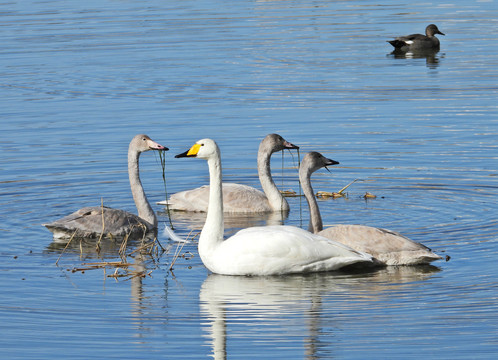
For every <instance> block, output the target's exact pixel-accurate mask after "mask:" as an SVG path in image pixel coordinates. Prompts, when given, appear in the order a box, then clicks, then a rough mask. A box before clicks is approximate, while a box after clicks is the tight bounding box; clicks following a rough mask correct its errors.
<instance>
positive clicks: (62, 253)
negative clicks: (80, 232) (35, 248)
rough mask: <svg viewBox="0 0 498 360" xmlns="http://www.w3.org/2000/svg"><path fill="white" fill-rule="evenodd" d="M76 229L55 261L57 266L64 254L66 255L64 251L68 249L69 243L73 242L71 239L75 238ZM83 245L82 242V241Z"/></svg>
mask: <svg viewBox="0 0 498 360" xmlns="http://www.w3.org/2000/svg"><path fill="white" fill-rule="evenodd" d="M76 231H77V230H74V232H73V235H71V238H70V239H69V241H68V242H67V244H66V246H65V247H64V249H63V250H62V252H61V254H60V255H59V257H58V258H57V261H56V262H55V265H56V266H57V264H58V263H59V260H60V259H61V257H62V255H64V252H65V251H66V249H67V247H68V246H69V244H70V243H71V241H72V240H73V238H74V235H76ZM80 245H81V243H80Z"/></svg>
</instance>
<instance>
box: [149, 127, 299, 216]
mask: <svg viewBox="0 0 498 360" xmlns="http://www.w3.org/2000/svg"><path fill="white" fill-rule="evenodd" d="M284 149H299V146H296V145H294V144H292V143H290V142H288V141H287V140H285V139H284V138H283V137H282V136H280V135H278V134H268V135H266V136H265V138H264V139H263V140H262V141H261V143H260V145H259V150H258V175H259V181H260V183H261V187H262V188H263V191H260V190H258V189H256V188H254V187H251V186H247V185H243V184H236V183H223V185H222V186H223V211H224V212H226V213H269V212H288V211H289V209H290V208H289V203H288V202H287V200H286V199H285V198H284V196H283V195H282V193H281V192H280V191H279V190H278V188H277V186H276V185H275V182H274V181H273V178H272V176H271V170H270V158H271V155H272V154H273V153H275V152H277V151H281V150H284ZM208 201H209V185H204V186H201V187H199V188H196V189H192V190H185V191H181V192H178V193H176V194H173V195H171V196H170V198H169V200H167V201H161V202H158V204H160V205H168V207H169V209H171V210H178V211H191V212H206V211H207V209H208Z"/></svg>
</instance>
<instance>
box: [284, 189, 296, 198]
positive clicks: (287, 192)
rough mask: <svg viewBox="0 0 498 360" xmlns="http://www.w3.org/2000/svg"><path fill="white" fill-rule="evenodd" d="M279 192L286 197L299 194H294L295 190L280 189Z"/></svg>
mask: <svg viewBox="0 0 498 360" xmlns="http://www.w3.org/2000/svg"><path fill="white" fill-rule="evenodd" d="M280 193H281V194H282V195H283V196H287V197H297V196H299V195H297V194H296V192H295V191H294V190H280Z"/></svg>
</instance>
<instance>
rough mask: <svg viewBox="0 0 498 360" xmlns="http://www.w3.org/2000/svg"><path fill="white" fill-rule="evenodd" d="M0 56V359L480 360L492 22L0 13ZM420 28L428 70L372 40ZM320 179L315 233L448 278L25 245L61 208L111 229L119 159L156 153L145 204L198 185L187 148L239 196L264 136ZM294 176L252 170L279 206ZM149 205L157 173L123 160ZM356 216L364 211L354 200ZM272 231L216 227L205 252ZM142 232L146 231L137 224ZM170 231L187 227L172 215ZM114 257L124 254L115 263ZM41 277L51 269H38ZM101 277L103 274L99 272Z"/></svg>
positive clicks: (326, 6) (312, 7)
mask: <svg viewBox="0 0 498 360" xmlns="http://www.w3.org/2000/svg"><path fill="white" fill-rule="evenodd" d="M0 12H1V13H2V19H3V22H2V48H1V50H0V53H1V56H0V65H1V66H0V69H1V70H0V75H1V79H2V80H1V81H0V93H1V96H0V99H1V100H0V101H1V110H0V114H1V118H2V121H1V123H0V130H1V131H0V138H1V141H0V149H1V154H2V155H1V162H0V169H1V172H0V183H1V187H0V204H1V206H0V215H1V218H2V225H1V226H0V230H1V234H2V236H1V237H0V244H1V246H2V250H0V257H1V264H2V265H0V274H1V275H0V283H1V285H2V289H3V291H2V295H1V296H0V320H1V321H2V324H3V326H2V329H3V331H2V336H1V340H0V344H1V348H2V356H3V357H5V358H9V359H15V358H23V359H25V358H37V359H39V358H51V359H53V358H67V357H71V358H76V359H77V358H82V359H83V358H85V359H87V358H89V357H91V356H94V357H95V356H96V357H119V358H137V357H140V358H143V357H147V358H164V357H168V358H206V357H216V358H233V359H237V358H238V359H244V358H255V357H261V358H269V357H272V358H282V359H301V358H313V359H319V358H323V359H330V358H364V357H365V356H369V357H371V356H372V354H374V353H375V354H376V355H375V357H378V358H400V357H404V358H408V357H411V358H420V357H422V356H425V357H427V356H429V357H431V358H433V357H440V358H490V357H492V356H493V355H495V354H496V353H497V352H498V337H497V335H496V334H497V333H498V329H497V325H496V324H498V318H497V315H496V314H497V313H498V312H497V310H498V309H497V305H496V299H497V298H498V292H497V290H496V289H497V288H498V286H497V285H498V284H497V281H496V276H495V272H496V271H495V270H496V266H495V262H496V261H495V259H496V256H497V255H498V244H497V233H498V223H497V219H496V214H497V210H498V206H497V205H496V204H497V202H496V199H497V193H498V177H497V175H498V173H497V145H496V139H497V138H498V122H497V119H498V109H497V105H496V99H497V95H498V85H497V83H498V81H497V80H498V76H497V75H498V70H497V69H498V67H497V65H498V54H497V51H496V46H493V45H492V44H496V42H497V39H498V31H497V29H498V27H497V20H496V19H497V18H498V11H497V9H496V6H495V3H494V2H493V1H489V2H483V1H472V2H468V1H467V2H464V1H454V2H450V3H445V4H429V3H423V2H406V3H399V2H393V1H384V2H382V3H372V2H369V1H333V2H331V1H304V2H303V1H245V2H241V1H238V2H220V1H182V2H164V1H143V2H140V3H136V2H130V1H124V0H122V1H119V0H115V1H111V0H109V1H103V2H102V1H99V2H97V1H86V2H84V3H83V2H82V3H78V4H68V3H67V2H63V1H43V2H40V1H27V2H22V3H18V4H16V3H4V4H1V5H0ZM429 23H436V24H437V25H438V27H439V28H440V29H441V31H442V32H444V33H445V34H446V36H441V37H440V39H441V51H440V52H438V53H437V54H435V55H434V56H432V57H429V58H425V57H422V58H417V57H405V58H399V57H396V56H394V55H392V54H391V50H392V49H391V48H390V45H389V44H388V43H386V40H388V39H391V38H392V37H393V36H395V35H404V34H409V33H414V32H423V30H424V28H425V26H426V25H427V24H429ZM273 132H276V133H279V134H281V135H282V136H284V137H285V138H286V139H287V140H289V141H291V142H293V143H295V144H297V145H299V146H300V147H301V152H300V153H301V156H302V155H303V154H304V153H305V152H307V151H311V150H315V151H320V152H322V153H323V154H324V155H326V156H327V157H330V158H332V159H334V160H337V161H339V162H340V165H338V166H334V167H333V168H331V173H328V172H326V171H325V170H322V171H318V172H317V173H315V174H314V176H313V178H312V180H313V185H314V188H315V190H326V191H337V190H339V189H340V188H341V187H343V186H344V185H346V184H348V183H349V182H350V181H352V180H354V179H359V181H357V182H355V183H354V184H353V185H352V186H351V187H350V188H348V191H347V192H348V194H347V197H345V198H339V199H323V200H320V201H319V204H320V208H321V212H322V216H323V220H324V224H326V225H331V224H335V223H358V224H366V225H371V226H382V227H385V228H389V229H392V230H396V231H399V232H401V233H403V234H405V235H407V236H409V237H411V238H412V239H414V240H416V241H420V242H422V243H424V244H425V245H427V246H429V247H431V248H432V249H433V250H434V251H436V252H437V253H439V254H441V255H443V256H445V255H449V256H451V260H450V261H449V262H444V261H439V262H436V263H434V266H429V267H416V268H387V269H383V270H379V271H375V272H370V273H363V274H350V273H340V272H339V273H330V274H312V275H308V276H288V277H269V278H239V277H224V276H217V275H213V274H209V273H208V272H207V270H206V269H205V267H204V266H203V265H202V263H201V261H200V259H199V256H198V254H197V249H196V246H195V245H191V244H190V245H186V246H185V247H183V248H182V249H181V251H180V254H184V255H185V256H184V257H180V258H179V259H178V260H176V262H175V265H174V270H173V271H172V272H171V271H169V267H170V264H171V263H172V262H173V259H174V254H175V251H176V244H173V243H171V242H170V241H169V240H168V239H167V237H166V236H165V235H164V234H163V233H162V231H160V234H159V238H158V240H159V241H160V243H161V244H162V245H163V247H164V248H165V249H166V251H165V252H164V253H157V254H155V255H154V256H153V257H150V256H138V255H133V256H129V257H127V261H129V262H130V263H132V264H133V266H132V267H131V269H132V270H136V271H144V273H145V274H148V275H146V276H145V277H144V278H140V277H136V278H130V277H129V276H125V277H120V278H117V279H114V278H112V277H108V275H112V274H113V273H114V269H111V268H109V269H107V270H106V271H105V272H104V270H102V269H99V270H87V271H84V272H82V271H75V272H73V270H75V269H76V270H77V269H81V268H85V267H88V265H87V264H88V263H90V262H103V261H115V260H119V255H118V246H116V245H113V244H106V246H105V247H104V248H103V249H102V251H101V252H100V253H97V252H96V251H95V249H94V246H93V245H92V244H87V245H85V246H81V247H80V246H79V244H72V246H70V247H69V248H68V249H66V250H65V251H63V249H62V247H61V246H56V245H55V244H53V243H52V239H51V234H50V233H49V232H48V231H47V230H46V229H45V228H44V227H42V226H41V224H42V223H45V222H49V221H52V220H54V219H56V218H58V217H60V216H63V215H66V214H68V213H70V212H72V211H74V210H76V209H78V208H80V207H83V206H91V205H99V204H100V202H101V200H103V201H104V203H105V204H106V205H108V206H112V207H117V208H122V209H125V210H128V211H135V208H134V205H133V200H132V198H131V194H130V191H129V184H128V177H127V169H126V151H127V147H128V143H129V141H130V139H131V138H132V137H133V135H135V134H137V133H147V134H149V135H150V136H151V137H152V138H153V139H154V140H156V141H158V142H159V143H161V144H163V145H165V146H167V147H169V148H170V151H169V153H168V154H167V159H166V176H167V190H168V192H170V193H172V192H176V191H180V190H184V189H188V188H191V187H195V186H200V185H202V184H206V183H207V182H208V174H207V166H206V164H205V163H204V162H203V161H201V160H196V159H174V156H173V155H175V154H177V153H180V152H183V151H185V150H187V149H188V148H189V147H190V146H191V145H192V144H193V143H194V142H195V141H196V140H198V139H199V138H203V137H211V138H213V139H215V140H216V141H217V142H218V144H219V145H220V148H221V151H222V157H223V166H224V177H225V179H226V180H227V181H234V182H240V183H243V184H247V185H251V186H255V187H258V188H259V183H258V179H257V172H256V152H257V148H258V144H259V141H260V140H261V139H262V138H263V137H264V136H265V135H266V134H268V133H273ZM297 164H298V158H297V154H296V153H293V154H289V153H285V154H284V157H283V158H282V156H281V155H280V154H275V155H274V156H273V162H272V165H273V166H272V168H273V173H274V176H275V180H276V182H277V184H278V185H279V187H281V188H282V189H285V190H293V191H295V192H296V193H297V194H299V183H298V181H297V170H296V166H297ZM141 176H142V182H143V184H144V187H145V189H146V191H147V194H148V196H149V198H150V200H151V202H153V203H155V202H156V201H159V200H163V199H164V197H165V192H164V184H163V183H162V176H161V169H160V164H159V158H158V156H157V155H154V154H152V153H146V154H144V155H143V156H142V158H141ZM367 191H368V192H370V193H373V194H375V195H376V196H377V197H376V198H375V199H369V200H365V199H364V198H363V195H364V194H365V193H366V192H367ZM288 200H289V203H290V205H291V209H292V210H291V212H290V214H289V216H288V217H287V218H284V219H281V218H277V219H268V218H267V217H258V216H249V217H239V218H235V219H233V218H232V219H227V231H226V233H227V234H230V233H232V232H234V231H236V230H237V229H239V228H244V227H247V226H253V225H264V224H267V223H273V222H275V221H276V222H284V223H285V224H290V225H296V226H302V227H306V226H307V222H308V216H307V209H306V203H305V202H304V201H303V199H302V198H301V197H291V198H289V199H288ZM154 208H155V210H156V211H157V212H158V214H159V221H160V228H161V229H162V227H163V226H164V225H165V224H169V221H170V220H169V219H168V216H167V213H166V212H165V209H164V207H161V206H158V205H154ZM171 221H172V223H173V225H174V227H175V230H176V232H177V233H178V234H179V235H181V236H187V235H188V234H189V233H190V232H191V231H192V230H194V231H195V230H196V229H200V228H201V226H202V223H203V217H202V216H183V215H181V214H176V215H174V216H172V220H171ZM137 246H138V244H136V243H132V244H130V252H131V250H133V249H134V248H136V247H137ZM56 262H57V265H56ZM121 273H123V272H122V271H121V272H120V274H121Z"/></svg>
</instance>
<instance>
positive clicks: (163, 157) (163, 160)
mask: <svg viewBox="0 0 498 360" xmlns="http://www.w3.org/2000/svg"><path fill="white" fill-rule="evenodd" d="M158 152H159V159H160V161H161V168H162V170H163V172H162V175H163V183H164V193H165V195H166V197H165V199H168V188H167V186H166V151H164V150H159V151H158ZM166 213H167V214H168V220H169V226H170V227H171V229H173V230H174V227H173V223H172V222H171V212H170V209H169V204H168V202H167V201H166Z"/></svg>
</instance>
